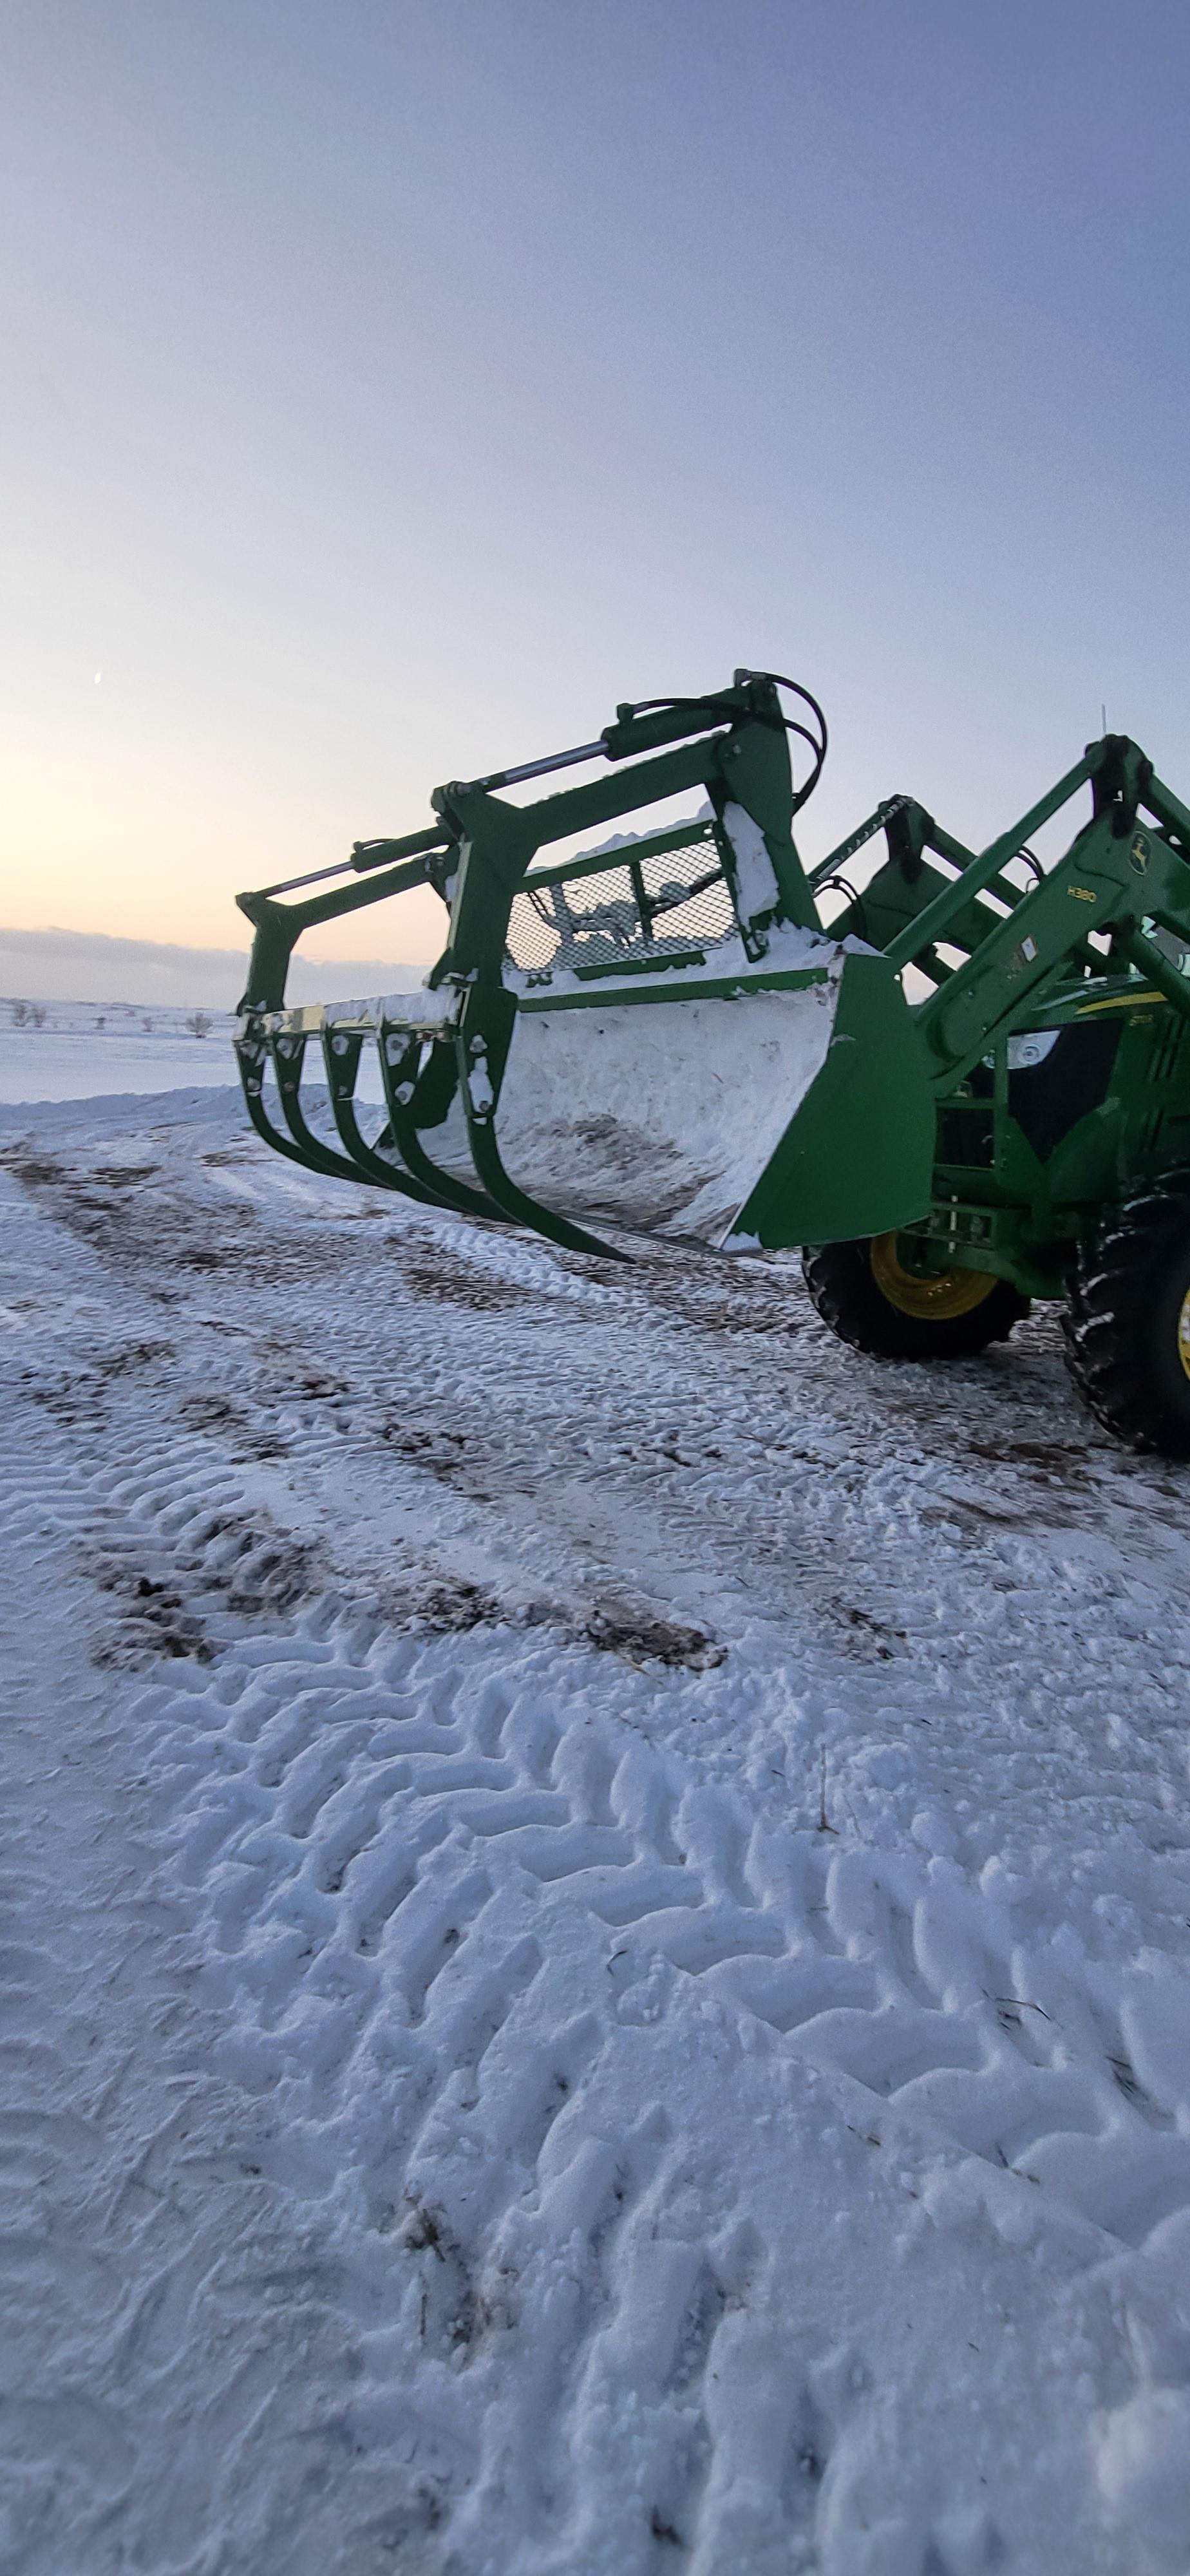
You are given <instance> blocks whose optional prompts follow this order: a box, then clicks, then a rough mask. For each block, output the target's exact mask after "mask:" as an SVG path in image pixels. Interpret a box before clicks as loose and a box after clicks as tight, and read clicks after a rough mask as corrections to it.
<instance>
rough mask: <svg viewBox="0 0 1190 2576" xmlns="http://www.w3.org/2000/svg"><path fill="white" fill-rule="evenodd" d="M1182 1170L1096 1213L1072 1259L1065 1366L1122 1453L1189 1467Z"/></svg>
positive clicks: (1188, 1242) (1186, 1200)
mask: <svg viewBox="0 0 1190 2576" xmlns="http://www.w3.org/2000/svg"><path fill="white" fill-rule="evenodd" d="M1188 1300H1190V1166H1187V1165H1182V1166H1180V1167H1179V1168H1178V1170H1176V1171H1171V1172H1166V1173H1165V1174H1164V1175H1163V1177H1162V1178H1161V1179H1160V1180H1159V1181H1150V1182H1147V1183H1146V1184H1145V1186H1144V1188H1143V1189H1138V1190H1137V1191H1135V1192H1134V1193H1133V1195H1132V1197H1131V1198H1127V1199H1125V1200H1124V1202H1123V1204H1122V1206H1120V1207H1118V1208H1113V1209H1111V1210H1110V1211H1108V1212H1107V1213H1105V1214H1104V1215H1103V1216H1102V1217H1101V1218H1100V1221H1099V1224H1098V1225H1097V1227H1096V1228H1095V1231H1094V1233H1093V1234H1091V1235H1089V1236H1088V1237H1087V1239H1086V1241H1085V1242H1084V1243H1083V1244H1082V1246H1081V1247H1080V1250H1079V1256H1078V1262H1077V1265H1076V1268H1075V1273H1074V1277H1073V1280H1072V1283H1071V1287H1070V1302H1069V1304H1068V1306H1067V1308H1066V1310H1065V1313H1064V1314H1063V1317H1062V1330H1063V1333H1064V1336H1065V1342H1066V1365H1067V1367H1068V1369H1069V1371H1070V1374H1071V1377H1072V1378H1073V1380H1074V1383H1075V1385H1076V1387H1077V1388H1078V1391H1079V1394H1080V1395H1081V1396H1082V1399H1083V1402H1084V1403H1085V1404H1088V1405H1089V1406H1090V1408H1091V1411H1092V1413H1093V1414H1094V1416H1095V1419H1096V1421H1097V1422H1101V1423H1102V1424H1103V1427H1104V1429H1105V1430H1106V1431H1111V1432H1113V1433H1114V1435H1115V1437H1116V1439H1117V1440H1123V1441H1126V1442H1127V1444H1128V1446H1129V1447H1130V1448H1132V1449H1155V1450H1157V1451H1159V1452H1160V1454H1161V1455H1162V1456H1163V1457H1165V1458H1190V1375H1187V1369H1188V1367H1190V1348H1187V1349H1186V1358H1185V1360H1183V1358H1182V1357H1181V1352H1182V1349H1183V1347H1185V1343H1184V1338H1183V1337H1184V1335H1185V1332H1186V1327H1187V1322H1188V1321H1190V1304H1188V1303H1187V1301H1188Z"/></svg>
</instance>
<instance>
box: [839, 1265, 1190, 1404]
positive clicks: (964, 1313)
mask: <svg viewBox="0 0 1190 2576" xmlns="http://www.w3.org/2000/svg"><path fill="white" fill-rule="evenodd" d="M802 1268H803V1271H804V1274H805V1281H806V1286H807V1288H808V1289H809V1291H810V1295H811V1297H812V1298H813V1301H814V1304H815V1305H816V1307H817V1309H818V1312H819V1314H820V1315H821V1317H822V1320H823V1322H824V1324H829V1325H830V1328H831V1331H832V1332H833V1333H837V1334H838V1336H839V1339H840V1341H841V1342H849V1343H850V1345H851V1347H852V1349H853V1350H856V1351H866V1352H867V1353H868V1354H869V1356H870V1357H871V1358H872V1359H877V1360H964V1359H971V1358H973V1357H974V1355H975V1353H976V1352H978V1351H985V1350H986V1349H987V1346H988V1343H989V1342H1002V1341H1004V1340H1005V1339H1006V1337H1007V1335H1008V1334H1009V1333H1010V1332H1011V1331H1012V1328H1013V1325H1014V1324H1016V1323H1019V1321H1020V1319H1021V1316H1022V1315H1027V1314H1028V1312H1029V1301H1028V1299H1027V1298H1026V1297H1022V1296H1020V1295H1019V1294H1018V1292H1017V1290H1016V1289H1015V1288H1012V1287H1010V1286H1009V1283H1008V1281H1007V1280H1006V1279H997V1278H995V1277H993V1275H992V1273H991V1272H990V1271H988V1270H941V1271H936V1272H933V1273H931V1274H929V1275H923V1274H922V1273H921V1272H920V1271H915V1270H909V1269H907V1268H906V1266H905V1264H904V1263H903V1261H902V1259H901V1256H900V1250H899V1238H898V1236H897V1235H895V1234H876V1235H871V1236H865V1237H863V1238H862V1239H861V1240H859V1241H858V1242H855V1243H826V1244H823V1245H822V1246H821V1247H820V1249H819V1250H818V1251H816V1252H808V1253H806V1254H805V1256H804V1258H803V1262H802ZM1187 1392H1188V1393H1190V1386H1188V1388H1187Z"/></svg>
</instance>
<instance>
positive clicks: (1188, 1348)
mask: <svg viewBox="0 0 1190 2576" xmlns="http://www.w3.org/2000/svg"><path fill="white" fill-rule="evenodd" d="M1178 1358H1179V1359H1180V1361H1181V1363H1182V1366H1183V1368H1184V1369H1185V1372H1186V1375H1187V1377H1190V1288H1188V1289H1187V1290H1186V1294H1185V1296H1184V1297H1183V1299H1182V1303H1181V1305H1180V1307H1179V1309H1178Z"/></svg>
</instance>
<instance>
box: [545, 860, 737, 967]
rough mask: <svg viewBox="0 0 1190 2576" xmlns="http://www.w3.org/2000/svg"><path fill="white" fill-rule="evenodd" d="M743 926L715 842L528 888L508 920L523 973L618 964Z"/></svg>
mask: <svg viewBox="0 0 1190 2576" xmlns="http://www.w3.org/2000/svg"><path fill="white" fill-rule="evenodd" d="M735 927H736V919H735V912H734V910H733V907H732V901H731V895H730V892H729V890H728V885H727V880H726V878H725V876H724V874H723V870H722V867H721V866H720V863H719V854H718V851H717V850H716V848H715V844H714V842H713V841H709V840H708V841H691V842H690V843H689V844H688V845H687V846H686V847H685V848H683V849H679V850H663V851H646V852H644V853H643V854H642V855H641V856H640V857H639V858H637V857H636V856H635V854H634V853H631V852H629V853H627V854H626V855H625V857H624V859H622V860H614V861H611V862H609V864H608V866H607V867H606V868H598V869H595V870H594V871H593V872H592V873H591V875H590V876H579V877H567V878H566V879H565V881H564V883H563V884H561V885H545V886H525V887H522V889H521V892H520V893H519V894H518V895H517V897H516V899H515V901H514V903H513V907H512V918H511V920H510V922H509V925H508V954H509V956H510V958H511V959H512V963H513V965H514V966H517V967H519V968H520V969H521V971H522V972H523V973H529V974H532V973H533V972H534V971H537V972H540V971H541V970H542V969H543V968H545V967H557V968H568V969H570V970H571V971H574V970H576V969H578V968H581V967H584V966H617V965H622V964H626V963H632V962H633V961H636V960H640V961H647V960H651V959H653V958H655V959H656V960H657V962H658V963H659V964H661V963H663V962H664V960H665V958H666V956H667V955H672V954H673V953H674V952H675V951H676V950H679V949H689V948H691V947H696V948H702V949H705V948H708V947H713V946H714V945H715V943H716V941H717V940H720V939H725V938H726V937H727V935H728V933H729V932H730V931H733V930H734V929H735Z"/></svg>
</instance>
